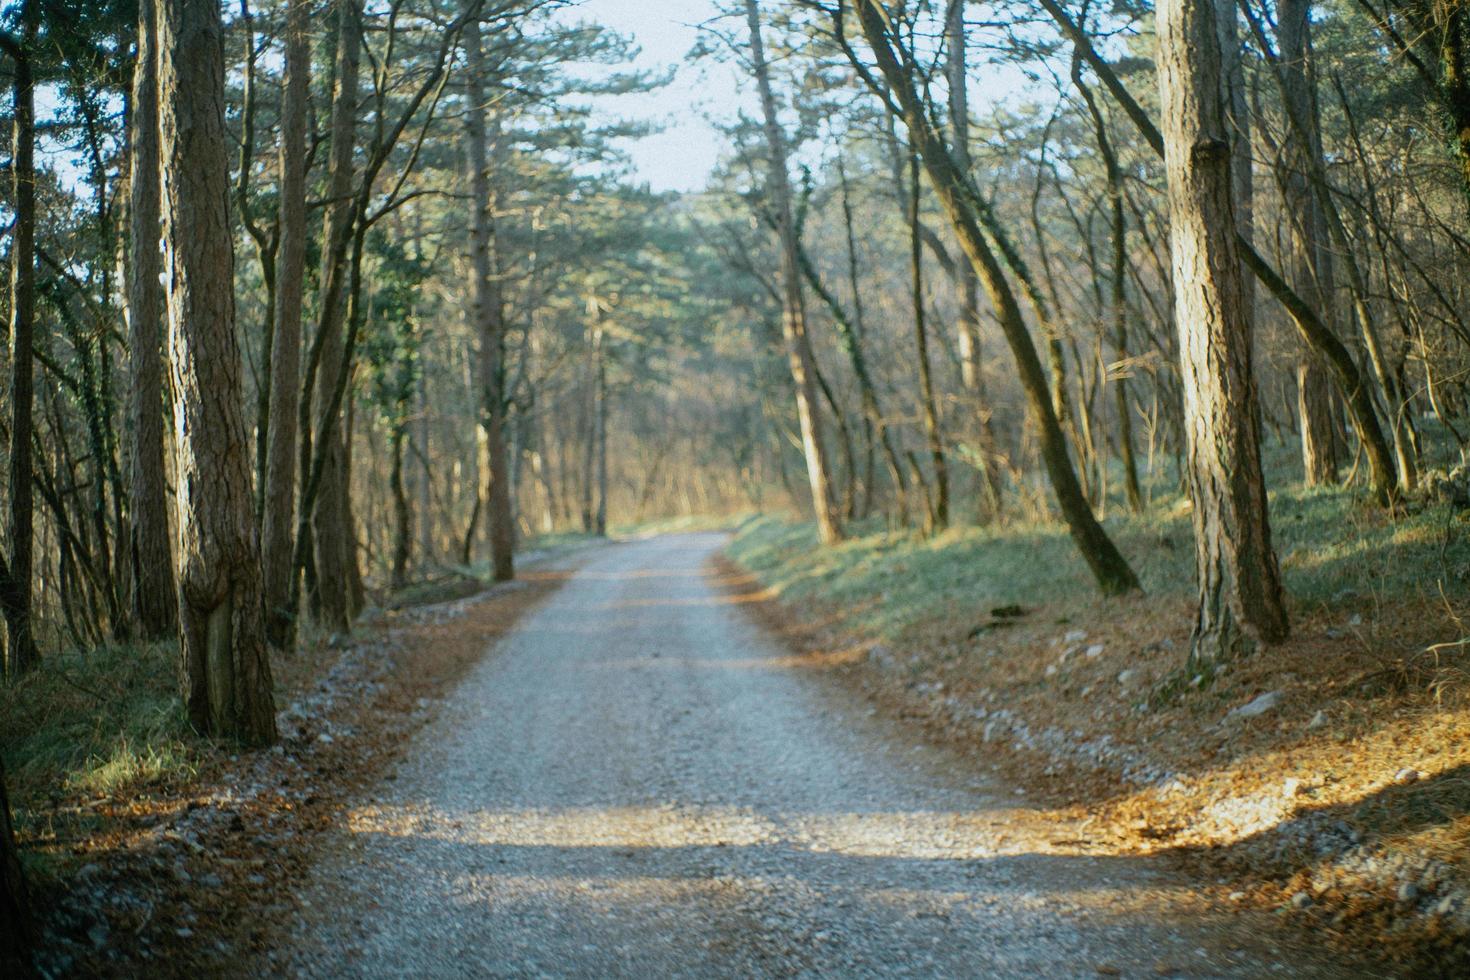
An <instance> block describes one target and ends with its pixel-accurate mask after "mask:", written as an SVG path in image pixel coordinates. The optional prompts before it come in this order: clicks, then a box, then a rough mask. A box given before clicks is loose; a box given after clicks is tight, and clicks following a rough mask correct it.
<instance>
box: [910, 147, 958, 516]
mask: <svg viewBox="0 0 1470 980" xmlns="http://www.w3.org/2000/svg"><path fill="white" fill-rule="evenodd" d="M919 191H920V187H919V153H918V151H917V150H916V149H914V148H913V146H912V144H910V147H909V216H908V217H909V278H910V292H911V293H912V299H913V303H914V352H915V355H916V357H917V359H918V362H919V395H920V397H921V398H922V399H923V403H924V436H925V438H926V439H927V440H928V442H929V459H930V461H931V463H932V465H933V467H934V498H933V500H932V501H931V503H930V507H929V531H930V533H933V532H935V531H942V530H944V529H945V528H946V527H948V526H949V468H948V467H947V466H946V465H945V461H944V437H943V435H942V434H941V433H940V431H939V403H938V401H937V400H936V399H935V397H934V375H933V372H932V371H931V370H930V365H929V332H928V329H927V327H926V325H925V322H924V249H923V241H922V240H921V239H920V238H919V196H920V195H919Z"/></svg>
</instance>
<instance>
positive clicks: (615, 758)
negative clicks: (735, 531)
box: [249, 534, 1351, 977]
mask: <svg viewBox="0 0 1470 980" xmlns="http://www.w3.org/2000/svg"><path fill="white" fill-rule="evenodd" d="M723 540H724V539H723V537H722V536H720V535H714V534H699V535H678V536H666V537H660V538H654V539H651V540H646V541H639V542H636V543H628V544H623V545H620V546H617V547H612V548H608V549H605V550H602V551H599V552H597V553H596V554H595V555H594V556H593V557H592V558H591V560H590V561H589V562H588V563H587V564H585V565H584V566H583V567H582V568H581V570H580V571H579V572H578V573H577V574H576V575H575V576H574V577H573V578H572V579H571V580H570V581H569V582H567V583H566V585H564V586H563V587H562V589H561V590H560V591H558V592H557V593H556V594H555V595H553V596H552V597H551V598H550V599H549V600H548V601H547V602H546V603H545V604H544V605H542V606H541V607H540V608H539V609H538V610H536V611H535V612H533V613H532V614H530V615H529V616H528V617H527V618H526V619H524V620H523V621H522V623H521V625H520V627H519V628H518V629H517V630H516V631H515V633H513V634H512V635H511V636H510V637H508V638H507V639H506V640H504V641H502V643H501V644H500V645H499V647H498V648H497V649H496V650H494V651H493V652H492V653H491V655H489V656H487V657H486V658H485V660H484V661H482V662H481V664H480V665H479V666H478V667H477V668H476V670H475V671H474V672H472V673H471V675H470V676H469V677H468V678H467V679H466V680H465V681H464V683H463V684H462V685H461V686H460V687H459V688H458V689H457V690H456V691H455V693H454V694H453V695H452V696H451V697H450V698H449V699H448V700H447V701H446V702H445V704H444V705H443V708H442V710H441V711H440V713H439V714H438V715H437V717H436V718H435V719H434V720H433V721H432V722H431V723H430V724H429V726H428V727H427V728H425V729H424V730H423V731H422V733H421V734H420V736H419V737H418V741H417V743H416V744H415V745H414V746H413V748H412V749H411V751H410V752H408V753H407V754H406V757H405V759H406V761H405V762H404V763H403V764H402V765H401V767H400V769H399V771H398V772H396V773H394V774H392V775H393V776H394V777H395V778H393V779H392V780H391V781H387V780H385V781H384V782H383V783H382V784H381V786H380V787H379V788H378V790H377V791H376V795H374V796H372V797H371V798H367V799H364V800H361V801H359V803H358V805H357V806H356V807H355V808H354V809H353V810H352V811H351V812H350V814H349V815H348V818H347V820H346V821H345V825H344V826H343V827H342V828H341V829H340V830H339V831H338V832H336V833H334V834H333V835H332V837H331V839H330V842H329V844H328V845H327V847H326V848H325V850H324V853H323V856H322V857H321V859H320V860H319V862H318V864H317V866H316V868H315V870H314V871H313V873H312V875H311V876H310V878H309V880H307V881H306V882H305V883H304V884H302V885H301V886H300V888H299V889H298V891H297V893H296V894H294V895H291V896H287V900H288V901H289V902H290V903H292V904H293V905H294V907H296V908H297V909H298V910H299V914H298V916H297V917H296V919H295V928H294V930H293V933H292V934H291V935H290V936H287V937H283V938H282V940H281V942H280V943H279V944H278V945H277V946H276V948H275V949H273V950H272V951H270V953H269V954H268V960H267V961H266V962H263V963H259V964H253V965H251V966H250V967H249V969H250V972H260V973H285V974H290V975H302V976H322V977H337V976H353V977H358V976H406V975H413V976H493V977H522V976H569V977H695V976H698V977H751V976H818V975H829V976H830V975H840V976H845V977H866V976H884V977H888V976H924V977H933V976H956V977H958V976H965V977H970V976H1020V975H1046V976H1096V975H1098V974H1099V973H1105V974H1118V973H1121V974H1123V975H1138V974H1147V975H1153V974H1155V973H1159V972H1165V973H1172V974H1174V975H1182V976H1258V975H1262V974H1265V973H1275V974H1278V975H1279V974H1280V973H1283V972H1284V973H1286V974H1288V975H1293V976H1340V975H1342V974H1343V973H1344V972H1345V967H1344V964H1343V963H1341V962H1329V961H1326V960H1324V959H1322V957H1323V956H1324V955H1325V954H1323V953H1321V952H1320V950H1316V951H1310V952H1309V951H1308V950H1309V947H1305V946H1299V945H1294V944H1293V943H1291V942H1290V941H1289V940H1287V939H1286V938H1285V937H1284V935H1283V934H1282V933H1281V932H1280V931H1279V930H1278V929H1277V928H1276V927H1275V926H1274V924H1273V923H1272V922H1271V921H1270V920H1269V919H1262V918H1259V917H1256V916H1254V915H1252V914H1226V913H1222V912H1214V911H1210V910H1209V907H1208V906H1207V905H1206V904H1204V903H1202V902H1200V901H1198V900H1197V896H1196V894H1195V890H1194V889H1193V888H1191V887H1190V885H1189V883H1188V882H1185V881H1182V880H1181V879H1179V878H1177V877H1175V876H1173V875H1172V874H1171V873H1169V872H1168V871H1166V870H1165V869H1164V868H1163V867H1162V866H1161V865H1159V864H1158V863H1156V862H1154V861H1152V860H1150V859H1144V858H1116V857H1112V858H1109V857H1092V856H1087V855H1085V854H1079V853H1077V849H1076V848H1075V847H1073V848H1071V849H1070V850H1069V849H1068V848H1066V847H1058V846H1054V845H1053V843H1052V841H1054V840H1055V839H1056V838H1059V837H1061V838H1068V839H1069V840H1064V841H1059V842H1057V843H1058V844H1068V843H1069V842H1071V841H1072V840H1075V839H1076V838H1078V837H1081V836H1083V834H1082V832H1081V830H1080V829H1079V828H1078V827H1076V826H1071V825H1063V824H1060V823H1058V822H1057V821H1054V820H1049V819H1047V817H1046V815H1045V814H1043V813H1037V812H1035V811H1032V810H1030V809H1027V806H1028V804H1027V803H1026V802H1025V800H1024V798H1022V797H1018V796H1017V795H1016V793H1015V789H1016V788H1015V787H1010V786H1002V785H998V784H996V783H994V782H993V781H992V780H991V778H990V777H988V776H985V775H983V774H982V773H983V768H984V767H983V765H982V764H981V760H978V759H971V758H962V757H960V756H957V755H955V754H953V753H950V752H946V751H944V750H941V749H938V748H934V747H930V746H928V745H925V744H923V743H921V742H919V741H918V740H916V739H915V738H914V737H913V736H912V735H911V734H909V733H906V732H905V731H903V730H901V729H899V728H897V727H894V726H893V725H892V724H891V723H889V722H887V721H884V720H883V719H881V718H878V717H875V716H874V715H873V713H872V712H871V711H870V710H869V709H868V708H867V706H866V705H865V704H863V703H861V702H859V701H857V700H855V699H854V698H853V697H852V696H851V695H848V694H846V693H843V692H841V691H840V690H838V689H837V688H836V686H835V685H827V684H824V683H823V682H822V680H821V678H820V674H819V672H817V671H815V670H813V669H811V668H810V666H809V663H808V662H807V661H805V660H803V659H801V658H797V657H793V656H792V655H791V654H790V653H789V652H788V651H787V650H785V649H783V648H782V647H781V646H779V645H778V644H777V643H776V642H775V641H774V640H773V639H771V638H770V637H769V636H768V635H766V634H765V633H764V632H763V631H762V630H761V629H760V628H759V627H757V626H756V625H755V624H754V623H753V621H752V620H750V619H749V618H748V617H747V616H746V615H745V614H744V612H743V611H742V610H741V608H740V606H739V604H738V601H737V600H736V599H734V598H732V597H730V596H727V595H725V594H724V593H722V592H721V591H720V590H719V588H718V585H717V584H716V583H715V582H714V581H713V579H712V577H711V576H710V575H709V574H708V569H709V567H710V560H711V558H712V557H713V556H714V555H715V554H716V553H717V551H718V549H719V548H720V546H721V545H722V543H723ZM977 751H983V748H980V747H977ZM385 775H387V774H385ZM1349 972H1351V971H1349Z"/></svg>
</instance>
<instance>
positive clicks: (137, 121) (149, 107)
mask: <svg viewBox="0 0 1470 980" xmlns="http://www.w3.org/2000/svg"><path fill="white" fill-rule="evenodd" d="M128 144H129V146H128V149H129V155H130V158H131V161H132V164H131V166H132V171H131V175H130V176H129V179H128V270H127V272H128V278H127V284H128V285H127V289H128V302H127V312H128V361H129V366H130V368H131V377H130V384H129V389H128V390H129V398H128V416H129V419H130V421H131V423H132V425H131V428H132V445H131V447H130V452H129V453H128V463H129V469H128V476H129V488H128V489H129V498H130V499H129V503H130V510H131V514H130V517H131V525H132V536H133V540H132V548H131V549H130V550H131V553H132V579H133V616H134V617H135V618H136V620H137V622H138V629H139V631H140V633H141V634H142V636H143V637H144V638H145V639H150V640H156V639H160V638H162V637H164V636H167V635H169V634H171V633H172V632H173V631H174V628H175V626H176V625H177V621H178V595H177V593H176V591H175V585H174V564H173V552H172V550H171V548H170V546H169V529H168V494H167V492H166V490H167V487H166V484H165V480H164V473H165V470H164V465H163V459H164V443H163V411H164V409H163V358H162V352H161V348H162V342H163V329H162V325H163V286H162V285H161V284H160V283H159V279H158V277H159V272H160V271H161V268H162V257H161V253H160V249H159V244H160V235H161V225H160V221H161V218H160V215H159V208H160V205H159V190H160V184H159V180H160V177H159V171H158V11H157V9H156V8H155V7H154V5H153V3H151V2H145V3H140V4H139V5H138V53H137V62H136V64H135V66H134V68H133V98H132V115H131V117H130V119H129V129H128Z"/></svg>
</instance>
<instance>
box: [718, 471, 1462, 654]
mask: <svg viewBox="0 0 1470 980" xmlns="http://www.w3.org/2000/svg"><path fill="white" fill-rule="evenodd" d="M1114 513H1115V514H1116V513H1117V511H1116V510H1115V511H1114ZM1271 520H1272V531H1273V539H1274V542H1275V545H1276V551H1277V555H1278V556H1279V558H1280V560H1281V566H1282V574H1283V578H1284V580H1285V584H1286V588H1287V591H1288V592H1289V593H1290V594H1291V596H1292V597H1293V599H1294V601H1295V603H1296V604H1297V605H1298V607H1304V606H1305V607H1323V606H1326V607H1335V606H1340V605H1351V604H1355V603H1362V602H1372V603H1382V602H1389V601H1397V600H1402V599H1407V598H1421V599H1422V598H1428V597H1432V596H1433V595H1434V594H1436V593H1437V591H1438V590H1439V589H1441V588H1443V589H1445V590H1463V588H1464V584H1465V582H1466V580H1467V578H1470V536H1467V534H1466V533H1465V531H1466V523H1465V520H1464V518H1463V517H1462V516H1460V515H1457V514H1455V513H1454V512H1452V510H1451V509H1450V507H1449V506H1448V505H1444V504H1436V505H1431V506H1424V507H1422V508H1419V509H1417V510H1416V511H1413V512H1410V513H1406V514H1401V515H1397V516H1393V515H1388V514H1385V513H1384V512H1382V511H1379V510H1377V509H1375V508H1372V507H1370V506H1368V505H1365V504H1364V503H1362V501H1361V497H1360V495H1359V494H1358V493H1355V492H1354V491H1352V490H1348V489H1342V488H1319V489H1307V488H1302V487H1289V488H1284V489H1281V490H1278V491H1276V492H1275V493H1273V494H1271ZM1106 527H1107V530H1108V532H1109V533H1110V534H1111V535H1112V536H1113V538H1114V540H1115V541H1116V543H1117V544H1118V546H1119V548H1120V549H1121V550H1122V551H1123V554H1124V555H1125V556H1126V557H1127V558H1128V559H1129V561H1130V562H1132V564H1133V567H1134V570H1135V571H1136V572H1137V573H1138V575H1139V578H1140V579H1141V580H1142V582H1143V587H1144V590H1145V592H1147V593H1148V594H1149V595H1153V596H1174V597H1185V596H1188V595H1190V594H1191V591H1192V589H1193V582H1194V546H1193V537H1192V534H1193V532H1192V530H1191V527H1190V517H1189V510H1188V507H1187V506H1186V505H1184V504H1183V503H1182V502H1181V501H1180V500H1179V499H1178V498H1174V499H1168V500H1163V501H1160V502H1159V503H1156V504H1155V505H1154V506H1153V507H1152V508H1151V509H1149V510H1148V511H1146V512H1144V513H1143V514H1140V515H1128V516H1126V517H1116V516H1115V517H1113V518H1110V519H1109V520H1108V521H1107V522H1106ZM850 531H851V533H852V537H851V538H850V539H849V540H847V541H845V542H843V543H842V544H840V545H837V546H835V547H832V548H822V547H819V545H818V543H817V535H816V530H815V528H814V527H813V526H812V525H811V524H810V523H806V522H796V521H791V520H783V519H779V518H773V517H758V518H754V519H752V520H749V521H747V522H746V523H745V524H743V525H742V526H741V528H740V530H739V532H738V533H737V535H736V537H735V540H734V541H733V543H732V544H731V547H730V556H731V557H732V558H733V559H734V560H735V561H736V562H738V563H739V564H741V565H743V566H745V567H746V568H747V569H749V570H750V571H752V572H754V573H755V574H756V575H757V576H758V577H759V578H760V579H761V580H762V581H763V582H764V583H765V584H766V585H767V586H769V587H771V588H773V589H774V590H775V591H776V592H777V593H778V594H780V595H781V597H782V598H783V599H786V600H788V601H792V602H800V601H802V600H803V599H807V598H814V597H821V598H822V599H824V600H828V601H831V602H833V603H834V604H837V605H840V606H842V607H845V608H846V610H847V613H846V616H845V619H846V621H845V622H842V623H839V624H838V625H840V626H842V627H843V628H846V629H851V630H857V631H860V632H865V633H874V632H876V633H877V634H878V635H882V636H886V637H890V638H891V637H894V636H896V635H898V634H900V633H901V632H902V631H903V630H904V629H905V628H906V627H907V626H909V625H911V624H913V623H916V622H919V621H923V620H928V619H932V618H934V617H935V616H937V615H941V614H943V613H945V612H948V611H952V610H953V607H955V606H957V605H968V606H971V607H973V608H974V609H975V610H977V611H978V612H979V613H980V614H983V613H984V612H986V611H988V610H989V609H991V608H994V607H1000V606H1007V605H1013V604H1018V605H1022V606H1026V607H1030V606H1034V605H1037V604H1039V603H1054V602H1058V601H1062V600H1066V599H1068V598H1080V597H1090V596H1091V595H1093V593H1094V588H1093V584H1092V579H1091V576H1090V575H1089V573H1088V571H1087V568H1086V566H1085V565H1084V564H1083V562H1082V560H1081V558H1080V557H1079V556H1078V555H1077V552H1076V549H1075V548H1074V547H1073V545H1072V541H1071V538H1070V537H1069V536H1068V535H1067V533H1066V531H1065V530H1064V529H1063V528H1062V527H1060V526H1059V525H1055V524H1008V525H1003V526H999V527H995V528H978V527H967V528H953V529H950V530H948V531H946V532H944V533H942V534H939V535H937V536H935V537H933V538H927V539H926V538H923V537H921V536H919V535H917V534H906V533H890V532H888V531H887V530H886V529H885V528H883V527H882V526H881V525H879V524H877V523H876V522H869V523H866V524H859V525H856V526H854V527H853V528H851V529H850Z"/></svg>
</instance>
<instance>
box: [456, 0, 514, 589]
mask: <svg viewBox="0 0 1470 980" xmlns="http://www.w3.org/2000/svg"><path fill="white" fill-rule="evenodd" d="M484 71H485V66H484V56H483V55H482V53H481V50H480V24H479V21H478V19H476V18H474V17H471V18H470V19H469V22H468V23H467V24H466V25H465V98H466V99H467V100H468V102H469V105H468V106H467V109H466V112H465V137H466V140H467V141H468V142H469V160H470V197H471V199H472V204H471V207H472V209H473V218H472V220H471V241H472V250H473V253H474V254H473V265H474V270H475V291H474V300H475V334H476V336H477V338H478V340H479V345H480V348H479V362H478V367H479V378H478V384H479V388H480V399H481V406H480V424H481V426H482V427H483V429H484V442H485V457H486V460H485V461H486V466H485V472H484V474H483V476H484V478H485V505H486V506H485V510H486V524H487V526H488V528H489V531H490V560H491V563H492V565H493V567H494V577H495V580H496V581H497V582H506V581H509V580H510V579H512V578H515V515H514V513H513V511H512V507H511V476H510V455H509V451H508V449H507V447H506V432H505V429H506V426H505V407H506V405H505V402H506V399H505V379H504V367H503V360H504V353H505V304H504V301H503V299H502V298H501V295H500V281H499V277H498V276H497V275H496V270H495V269H494V268H493V267H492V262H491V245H492V235H493V234H494V232H493V229H492V227H491V223H492V221H493V220H494V215H493V214H492V213H491V209H492V208H493V207H494V201H493V199H492V195H491V193H490V175H489V165H488V163H487V162H486V158H485V151H486V138H487V137H486V131H485V130H486V127H485V94H484V78H483V74H484Z"/></svg>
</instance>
